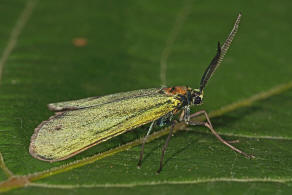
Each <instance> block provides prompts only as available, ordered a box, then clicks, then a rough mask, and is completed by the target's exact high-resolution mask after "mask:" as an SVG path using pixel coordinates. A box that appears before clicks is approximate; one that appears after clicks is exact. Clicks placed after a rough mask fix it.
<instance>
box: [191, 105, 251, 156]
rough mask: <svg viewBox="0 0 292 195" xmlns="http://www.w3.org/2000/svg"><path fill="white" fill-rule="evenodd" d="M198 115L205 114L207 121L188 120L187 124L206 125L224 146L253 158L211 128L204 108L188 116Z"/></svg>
mask: <svg viewBox="0 0 292 195" xmlns="http://www.w3.org/2000/svg"><path fill="white" fill-rule="evenodd" d="M199 115H205V117H206V119H207V122H193V121H189V122H188V124H189V125H192V126H197V125H201V126H205V127H207V128H208V129H209V130H210V131H211V132H212V133H213V134H214V135H215V137H216V138H217V139H218V140H219V141H220V142H222V143H223V144H225V145H226V146H228V147H229V148H231V149H232V150H234V151H235V152H238V153H240V154H242V155H244V156H245V157H247V158H255V156H253V155H250V154H246V153H245V152H243V151H241V150H239V149H238V148H236V147H234V146H233V145H231V144H230V143H228V142H227V141H225V140H224V139H223V138H222V137H221V136H220V135H219V134H218V133H217V132H216V131H215V130H214V128H213V126H212V123H211V121H210V118H209V116H208V114H207V112H206V111H205V110H201V111H198V112H196V113H194V114H192V115H191V116H190V118H192V117H197V116H199Z"/></svg>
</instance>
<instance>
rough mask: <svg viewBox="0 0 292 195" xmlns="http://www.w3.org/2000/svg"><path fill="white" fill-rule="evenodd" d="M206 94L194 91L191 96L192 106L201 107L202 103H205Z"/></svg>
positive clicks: (198, 90)
mask: <svg viewBox="0 0 292 195" xmlns="http://www.w3.org/2000/svg"><path fill="white" fill-rule="evenodd" d="M203 94H204V92H203V91H201V90H200V89H194V90H192V92H191V96H192V104H196V105H199V104H201V103H202V101H203V96H204V95H203Z"/></svg>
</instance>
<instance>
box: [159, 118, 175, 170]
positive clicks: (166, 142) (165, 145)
mask: <svg viewBox="0 0 292 195" xmlns="http://www.w3.org/2000/svg"><path fill="white" fill-rule="evenodd" d="M175 123H176V121H175V120H174V121H173V122H172V124H171V127H170V131H169V134H168V136H167V138H166V141H165V144H164V146H163V148H162V152H161V158H160V166H159V169H158V170H157V173H160V171H161V170H162V167H163V158H164V154H165V151H166V148H167V146H168V143H169V140H170V138H171V136H172V133H173V129H174V125H175Z"/></svg>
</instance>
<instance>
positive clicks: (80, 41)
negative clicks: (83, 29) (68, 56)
mask: <svg viewBox="0 0 292 195" xmlns="http://www.w3.org/2000/svg"><path fill="white" fill-rule="evenodd" d="M72 42H73V45H74V46H76V47H84V46H86V45H87V39H86V38H84V37H76V38H74V39H73V40H72Z"/></svg>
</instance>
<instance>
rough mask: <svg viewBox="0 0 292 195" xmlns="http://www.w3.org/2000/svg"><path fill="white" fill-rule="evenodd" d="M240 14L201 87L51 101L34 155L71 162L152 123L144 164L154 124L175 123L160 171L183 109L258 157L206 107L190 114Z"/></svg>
mask: <svg viewBox="0 0 292 195" xmlns="http://www.w3.org/2000/svg"><path fill="white" fill-rule="evenodd" d="M240 18H241V13H240V14H239V15H238V17H237V19H236V21H235V24H234V27H233V29H232V31H231V32H230V34H229V36H228V38H227V39H226V41H225V42H224V44H223V45H222V46H221V45H220V43H219V42H218V45H217V53H216V55H215V57H214V58H213V59H212V61H211V63H210V65H209V66H208V67H207V69H206V70H205V72H204V74H203V76H202V78H201V82H200V86H199V88H198V89H192V88H190V87H185V86H174V87H163V88H151V89H141V90H135V91H130V92H122V93H116V94H111V95H106V96H102V97H89V98H85V99H80V100H73V101H65V102H58V103H52V104H49V105H48V108H49V109H50V110H51V111H54V112H56V114H55V115H54V116H52V117H50V118H49V119H48V120H46V121H43V122H42V123H41V124H40V125H39V126H38V127H37V128H36V129H35V131H34V134H33V135H32V137H31V142H30V147H29V152H30V154H31V155H32V156H33V157H35V158H37V159H39V160H43V161H49V162H54V161H60V160H65V159H67V158H70V157H72V156H74V155H76V154H78V153H80V152H82V151H84V150H87V149H88V148H90V147H92V146H94V145H96V144H99V143H101V142H105V141H107V140H109V139H111V138H113V137H115V136H118V135H120V134H123V133H125V132H127V131H130V130H133V129H135V128H137V127H140V126H142V125H145V124H148V123H151V125H150V127H149V130H148V132H147V134H146V136H145V138H144V142H143V144H142V149H141V153H140V159H139V163H138V165H139V166H140V165H141V163H142V159H143V154H144V144H145V142H146V141H147V137H148V136H149V134H150V133H151V130H152V129H153V126H154V125H165V124H168V123H172V125H171V126H172V127H171V129H170V132H169V135H168V137H167V139H166V142H165V145H164V146H163V149H162V155H161V159H160V167H159V169H158V172H160V171H161V170H162V167H163V158H164V153H165V151H166V148H167V146H168V143H169V140H170V138H171V135H172V133H173V124H174V123H173V122H172V121H174V120H173V116H174V115H176V114H178V113H179V112H181V115H180V117H179V120H180V121H185V122H186V124H188V125H202V126H205V127H207V128H209V129H210V131H211V132H212V133H213V134H214V135H215V136H216V137H217V138H218V139H219V140H220V141H221V142H222V143H223V144H225V145H227V146H228V147H230V148H231V149H232V150H234V151H236V152H238V153H240V154H243V155H244V156H246V157H248V158H252V157H253V156H252V155H248V154H246V153H245V152H243V151H241V150H239V149H237V148H235V147H234V146H232V145H231V144H230V143H229V142H227V141H225V140H224V139H222V138H221V136H220V135H219V134H218V133H217V132H216V131H215V130H214V128H213V126H212V124H211V121H210V119H209V117H208V114H207V113H206V111H204V110H202V111H199V112H196V113H194V114H190V107H191V106H193V105H200V104H201V103H202V100H203V94H204V93H203V90H204V88H205V86H206V84H207V82H208V80H209V79H210V78H211V77H212V75H213V73H214V72H215V70H216V68H217V67H218V66H219V64H220V63H221V62H222V60H223V58H224V55H225V54H226V52H227V50H228V48H229V46H230V44H231V42H232V40H233V38H234V36H235V34H236V32H237V30H238V26H239V23H240ZM199 115H204V116H205V117H206V120H207V121H206V122H193V120H190V119H191V118H194V117H197V116H199Z"/></svg>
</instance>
